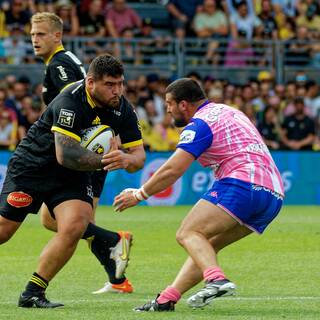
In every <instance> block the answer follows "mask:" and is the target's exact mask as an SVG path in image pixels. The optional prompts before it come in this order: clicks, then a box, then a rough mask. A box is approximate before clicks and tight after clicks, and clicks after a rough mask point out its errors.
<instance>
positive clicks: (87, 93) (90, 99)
mask: <svg viewBox="0 0 320 320" xmlns="http://www.w3.org/2000/svg"><path fill="white" fill-rule="evenodd" d="M86 97H87V101H88V103H89V104H90V106H91V108H92V109H93V108H95V107H96V105H95V103H94V102H93V99H92V97H91V96H90V93H89V91H88V90H87V88H86Z"/></svg>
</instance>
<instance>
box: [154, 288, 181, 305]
mask: <svg viewBox="0 0 320 320" xmlns="http://www.w3.org/2000/svg"><path fill="white" fill-rule="evenodd" d="M180 298H181V294H180V292H179V291H178V290H177V289H176V288H174V287H167V288H166V289H165V290H163V291H162V292H161V294H160V296H159V298H158V299H157V302H158V303H166V302H168V301H174V302H178V301H179V300H180Z"/></svg>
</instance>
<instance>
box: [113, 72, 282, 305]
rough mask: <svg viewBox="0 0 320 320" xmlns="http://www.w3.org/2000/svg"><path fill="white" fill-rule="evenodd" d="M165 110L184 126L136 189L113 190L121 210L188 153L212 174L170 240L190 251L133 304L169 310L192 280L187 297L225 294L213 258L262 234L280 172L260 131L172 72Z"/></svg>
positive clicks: (274, 207)
mask: <svg viewBox="0 0 320 320" xmlns="http://www.w3.org/2000/svg"><path fill="white" fill-rule="evenodd" d="M166 104H167V111H168V113H170V114H171V115H172V117H173V119H174V121H175V125H176V126H178V127H183V126H185V128H184V130H183V131H182V133H181V136H180V141H179V143H178V145H177V149H176V151H175V152H174V153H173V155H172V156H171V157H170V158H169V159H168V160H167V161H166V162H165V163H164V164H163V165H162V166H161V167H160V168H159V169H158V170H157V171H156V172H155V174H154V175H153V176H152V177H151V178H150V179H149V180H148V181H147V182H146V183H144V185H143V186H142V187H141V188H139V189H127V190H124V191H123V192H122V193H120V194H119V195H118V196H116V197H115V200H114V206H115V210H116V211H123V210H125V209H127V208H129V207H132V206H134V205H136V204H138V203H139V202H140V201H142V200H146V199H147V198H148V197H150V196H152V195H154V194H156V193H158V192H160V191H162V190H164V189H166V188H167V187H169V186H170V185H172V184H173V183H174V182H175V181H176V180H177V179H178V178H180V177H181V176H182V175H183V174H184V172H185V171H186V170H187V169H188V168H189V166H190V165H191V164H192V162H193V161H194V160H196V159H197V160H198V161H199V163H200V164H201V165H203V166H205V167H211V168H212V169H213V171H214V173H215V178H216V180H215V182H214V183H213V185H212V187H211V188H210V189H209V190H208V191H207V192H206V193H205V194H204V195H203V196H202V197H201V199H200V200H199V201H198V202H197V203H196V204H195V205H194V206H193V208H192V209H191V211H190V212H189V213H188V215H187V216H186V217H185V219H184V220H183V222H182V223H181V226H180V228H179V230H178V231H177V235H176V238H177V241H178V243H179V244H180V245H181V246H182V247H184V249H185V250H186V251H187V252H188V254H189V257H188V258H187V260H186V261H185V263H184V265H183V266H182V268H181V269H180V271H179V273H178V275H177V276H176V278H175V280H174V281H173V283H172V284H171V285H170V286H168V287H167V288H166V289H164V290H163V291H162V292H161V293H160V295H158V296H157V298H156V299H155V300H152V301H150V302H148V303H146V304H144V305H143V306H140V307H137V308H135V309H134V310H135V311H173V310H174V305H175V304H176V303H177V302H178V301H179V299H180V298H181V295H182V294H183V293H185V292H186V291H188V290H189V289H191V288H192V287H193V286H195V285H196V284H197V283H199V282H200V281H201V280H202V279H203V280H204V282H205V285H204V288H203V289H201V290H199V291H198V292H196V293H194V294H193V295H192V296H191V297H190V298H189V299H188V300H187V303H188V305H189V306H191V307H193V308H198V307H203V306H205V305H207V304H208V303H210V301H212V300H213V299H215V298H217V297H221V296H227V295H232V294H233V293H234V291H235V288H236V285H235V284H234V283H233V282H231V281H230V280H228V278H227V276H226V275H225V274H224V272H223V270H222V269H221V268H220V267H219V265H218V262H217V254H218V252H219V251H220V250H222V249H223V248H224V247H226V246H228V245H229V244H231V243H234V242H236V241H238V240H240V239H242V238H244V237H246V236H247V235H249V234H251V233H252V232H254V231H255V232H257V233H259V234H261V233H263V231H264V230H265V228H266V227H267V226H268V225H269V223H270V222H271V221H272V220H273V219H274V218H275V217H276V216H277V214H278V213H279V211H280V209H281V206H282V202H283V197H284V190H283V184H282V181H281V176H280V173H279V171H278V169H277V167H276V165H275V163H274V161H273V159H272V157H271V154H270V152H269V151H268V149H267V147H266V145H265V144H264V142H263V140H262V138H261V136H260V134H259V133H258V131H257V129H256V128H255V127H254V125H253V124H252V123H251V122H250V120H249V119H248V118H247V117H246V116H245V115H244V114H243V113H242V112H241V111H239V110H236V109H234V108H232V107H229V106H227V105H224V104H215V103H213V102H210V101H208V100H207V98H206V96H205V94H204V92H203V90H202V89H201V87H200V86H199V84H198V83H197V82H196V81H194V80H192V79H187V78H183V79H178V80H176V81H174V82H173V83H171V84H170V85H169V86H168V87H167V89H166Z"/></svg>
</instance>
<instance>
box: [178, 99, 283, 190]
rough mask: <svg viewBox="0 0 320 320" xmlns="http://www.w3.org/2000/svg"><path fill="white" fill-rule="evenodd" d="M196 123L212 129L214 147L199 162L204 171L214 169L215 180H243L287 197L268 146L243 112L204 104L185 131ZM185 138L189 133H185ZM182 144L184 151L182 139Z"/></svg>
mask: <svg viewBox="0 0 320 320" xmlns="http://www.w3.org/2000/svg"><path fill="white" fill-rule="evenodd" d="M197 119H199V120H202V121H198V122H199V123H200V122H201V123H204V124H203V125H204V126H206V127H207V126H208V127H209V129H207V130H208V132H209V134H208V133H207V134H206V135H207V136H208V135H210V136H211V133H212V136H211V139H212V142H211V140H210V143H211V144H210V145H209V147H208V148H206V149H205V150H204V151H203V152H202V153H201V154H200V155H199V157H198V161H199V162H200V164H201V165H202V166H204V167H211V168H213V170H214V172H215V177H216V179H222V178H226V177H229V178H235V179H240V180H242V181H246V182H250V183H254V184H257V185H260V186H263V187H266V188H268V189H270V190H272V191H274V192H277V193H279V194H280V195H284V189H283V184H282V180H281V175H280V173H279V171H278V169H277V167H276V165H275V163H274V161H273V159H272V156H271V154H270V152H269V150H268V148H267V146H266V145H265V143H264V141H263V139H262V138H261V136H260V134H259V132H258V130H257V129H256V127H255V126H254V125H253V124H252V123H251V121H250V120H249V119H248V118H247V117H246V116H245V115H244V114H243V113H242V112H241V111H239V110H237V109H234V108H232V107H229V106H227V105H224V104H215V103H207V104H204V105H203V106H202V107H200V108H199V109H198V110H197V112H196V113H195V115H194V117H193V120H191V122H190V124H189V125H188V126H187V127H186V129H187V130H184V131H190V129H192V122H193V121H194V122H197ZM188 128H189V129H188ZM209 130H210V131H211V132H210V131H209ZM190 132H191V131H190ZM190 132H189V135H187V136H189V137H190ZM183 136H186V133H185V134H184V135H183V133H182V137H183ZM194 137H195V136H194ZM187 140H188V138H187ZM180 142H181V143H182V145H181V147H182V148H183V143H184V141H183V138H182V140H180ZM180 142H179V144H180ZM187 143H189V141H187ZM198 143H201V140H199V141H198ZM179 144H178V147H179ZM198 148H199V144H198Z"/></svg>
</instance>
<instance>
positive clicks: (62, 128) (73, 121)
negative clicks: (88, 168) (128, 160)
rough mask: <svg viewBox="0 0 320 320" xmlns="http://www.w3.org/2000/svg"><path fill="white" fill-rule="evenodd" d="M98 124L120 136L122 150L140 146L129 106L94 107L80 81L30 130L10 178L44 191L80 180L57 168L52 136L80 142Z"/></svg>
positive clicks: (124, 102) (72, 172)
mask: <svg viewBox="0 0 320 320" xmlns="http://www.w3.org/2000/svg"><path fill="white" fill-rule="evenodd" d="M98 124H105V125H108V126H110V127H111V128H112V129H113V130H114V132H115V134H116V135H119V136H120V139H121V142H122V146H123V147H124V148H130V147H134V146H138V145H142V143H143V142H142V138H141V132H140V129H139V123H138V118H137V116H136V113H135V111H134V109H133V107H132V106H131V105H130V103H129V102H128V101H127V100H126V99H125V98H124V97H122V98H121V103H120V106H119V109H113V108H110V107H105V108H102V107H97V106H95V105H94V103H93V101H92V99H91V97H90V95H89V93H88V92H87V90H86V88H85V81H84V80H81V81H78V82H75V83H73V84H71V85H70V86H68V87H67V88H66V89H65V90H63V91H62V92H61V93H60V94H59V95H58V96H57V97H56V98H55V99H54V100H53V101H52V102H51V103H50V104H49V105H48V107H47V108H46V110H45V111H44V113H43V114H42V115H41V117H40V119H39V120H38V121H37V122H35V123H34V124H33V125H32V126H31V128H30V129H29V131H28V133H27V136H26V137H25V138H24V139H23V140H22V141H21V142H20V144H19V145H18V147H17V149H16V151H15V152H14V154H13V156H12V158H11V161H12V162H13V163H12V165H11V174H12V176H13V177H19V176H20V177H21V178H23V177H26V178H27V177H28V178H30V177H33V178H36V179H37V180H38V181H39V180H40V181H42V180H43V181H46V182H44V183H45V185H44V186H43V187H44V188H46V187H48V188H49V187H50V188H52V184H53V185H56V183H58V181H59V183H60V184H61V181H60V180H61V179H62V181H64V180H65V179H68V178H71V179H73V178H76V177H77V176H80V175H81V174H82V173H81V172H80V171H75V170H70V169H67V168H65V167H62V166H61V165H59V164H58V162H57V160H56V153H55V143H54V132H60V133H63V134H65V135H68V136H70V137H72V138H74V139H76V140H78V141H79V142H80V139H81V135H82V132H83V130H85V129H87V128H89V127H92V126H94V125H98ZM78 178H79V177H78ZM78 180H79V179H78Z"/></svg>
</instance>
